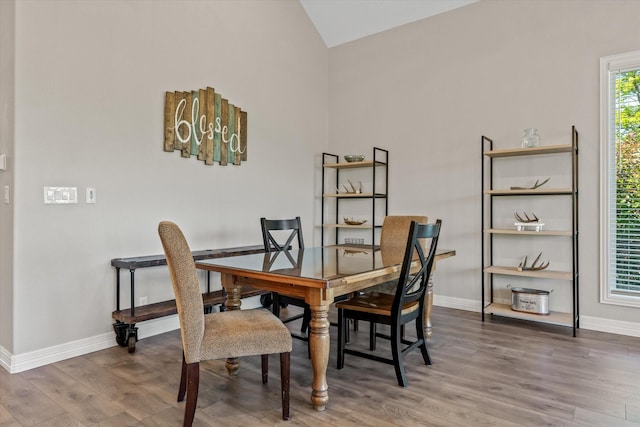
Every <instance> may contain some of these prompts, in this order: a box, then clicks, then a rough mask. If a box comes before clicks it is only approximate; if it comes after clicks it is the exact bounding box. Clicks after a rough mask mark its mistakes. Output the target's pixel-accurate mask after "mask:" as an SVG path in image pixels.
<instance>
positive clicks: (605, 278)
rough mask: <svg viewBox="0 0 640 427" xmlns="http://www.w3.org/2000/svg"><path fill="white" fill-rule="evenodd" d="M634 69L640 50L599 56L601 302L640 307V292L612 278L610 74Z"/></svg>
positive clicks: (638, 66) (612, 166)
mask: <svg viewBox="0 0 640 427" xmlns="http://www.w3.org/2000/svg"><path fill="white" fill-rule="evenodd" d="M635 69H640V50H637V51H634V52H628V53H623V54H618V55H611V56H606V57H603V58H600V302H601V303H605V304H615V305H624V306H630V307H640V295H637V296H636V295H631V294H625V293H623V292H615V291H614V290H613V289H612V288H613V286H612V284H611V283H610V281H609V278H610V277H611V276H610V272H611V262H612V259H611V253H612V252H611V239H610V224H611V220H612V218H611V206H610V202H611V199H612V197H614V196H615V193H614V194H613V195H612V189H613V191H615V185H616V180H615V172H616V164H615V160H616V159H615V144H613V147H612V143H611V137H612V136H613V135H615V125H614V120H612V119H611V118H610V114H611V113H612V110H613V109H612V108H611V102H612V98H611V97H612V96H614V94H613V93H612V90H611V89H612V87H611V86H612V85H611V75H612V74H613V73H617V72H621V71H627V70H635ZM612 125H613V126H612ZM613 137H614V138H615V136H613ZM611 168H613V173H611V170H612V169H611ZM612 180H613V182H612Z"/></svg>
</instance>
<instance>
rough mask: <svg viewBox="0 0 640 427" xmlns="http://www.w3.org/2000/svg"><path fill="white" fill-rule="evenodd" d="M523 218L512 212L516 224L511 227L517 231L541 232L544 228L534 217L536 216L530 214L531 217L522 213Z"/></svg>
mask: <svg viewBox="0 0 640 427" xmlns="http://www.w3.org/2000/svg"><path fill="white" fill-rule="evenodd" d="M522 215H524V217H523V216H520V214H519V213H518V212H514V213H513V216H514V217H515V218H516V222H514V223H513V225H514V226H515V227H516V230H518V231H542V229H543V228H544V223H543V222H540V219H538V217H537V216H536V214H534V213H531V217H530V216H529V215H528V214H527V213H526V212H523V213H522Z"/></svg>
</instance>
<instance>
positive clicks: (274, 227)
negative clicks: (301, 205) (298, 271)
mask: <svg viewBox="0 0 640 427" xmlns="http://www.w3.org/2000/svg"><path fill="white" fill-rule="evenodd" d="M260 225H261V227H262V242H263V244H264V250H265V251H266V252H273V251H282V250H284V249H287V248H289V247H293V243H294V239H296V240H297V242H298V249H304V239H303V237H302V221H300V217H299V216H297V217H295V218H292V219H266V218H260ZM274 231H289V234H286V240H284V243H282V236H280V235H276V233H274ZM279 237H280V240H279V239H278V238H279Z"/></svg>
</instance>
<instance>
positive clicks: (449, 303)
mask: <svg viewBox="0 0 640 427" xmlns="http://www.w3.org/2000/svg"><path fill="white" fill-rule="evenodd" d="M433 304H434V305H436V306H439V307H447V308H454V309H458V310H466V311H475V312H480V311H481V304H480V301H476V300H468V299H463V298H452V297H443V296H438V295H434V298H433ZM580 329H587V330H590V331H598V332H608V333H610V334H618V335H626V336H630V337H640V323H637V322H626V321H623V320H611V319H603V318H600V317H593V316H584V315H581V316H580Z"/></svg>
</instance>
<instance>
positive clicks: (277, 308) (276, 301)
mask: <svg viewBox="0 0 640 427" xmlns="http://www.w3.org/2000/svg"><path fill="white" fill-rule="evenodd" d="M271 295H272V298H273V302H272V304H273V305H272V306H271V311H273V314H274V315H275V316H276V317H280V296H279V295H278V294H277V293H275V292H272V293H271Z"/></svg>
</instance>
